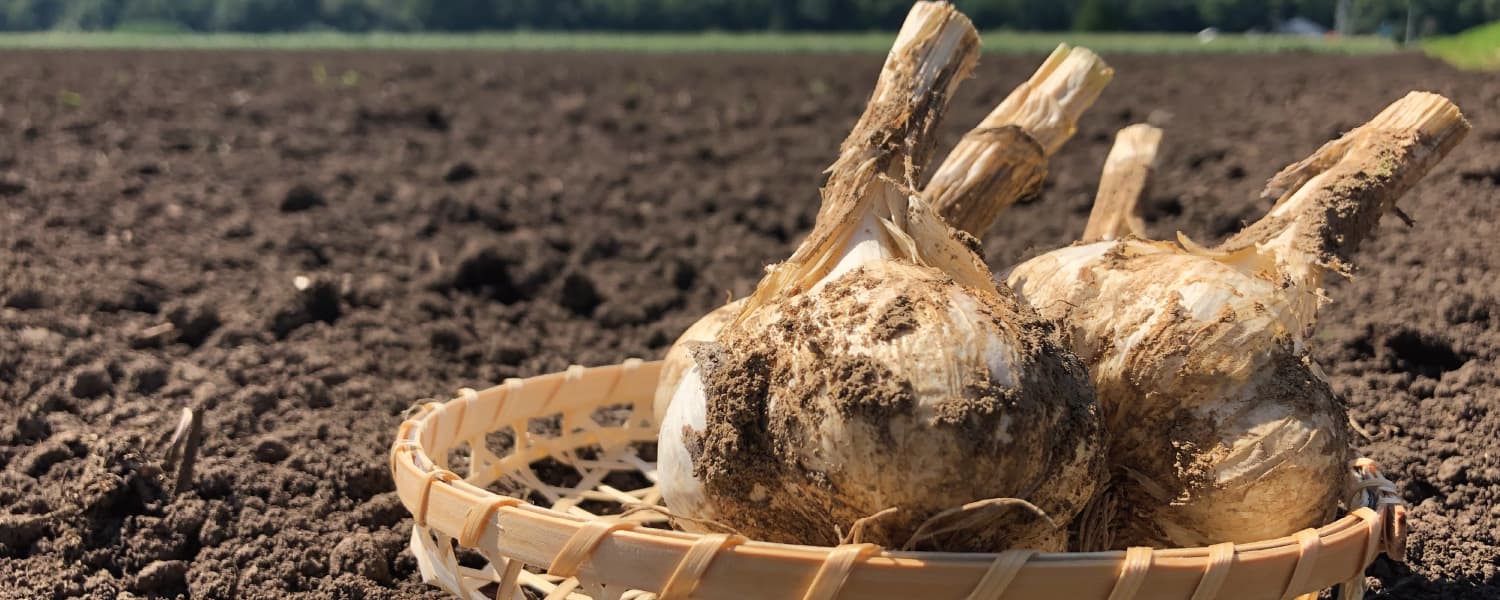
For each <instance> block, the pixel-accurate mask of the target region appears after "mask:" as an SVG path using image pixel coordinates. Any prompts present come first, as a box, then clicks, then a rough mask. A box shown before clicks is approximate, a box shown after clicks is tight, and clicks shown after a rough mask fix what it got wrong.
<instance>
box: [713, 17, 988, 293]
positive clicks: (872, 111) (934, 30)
mask: <svg viewBox="0 0 1500 600" xmlns="http://www.w3.org/2000/svg"><path fill="white" fill-rule="evenodd" d="M978 57H979V33H978V32H977V31H975V29H974V26H973V24H972V23H970V22H969V19H968V17H965V16H964V15H963V14H962V13H959V12H958V10H957V9H955V8H954V7H953V5H951V4H948V3H946V2H918V3H916V4H915V5H914V6H912V8H911V11H910V12H909V13H908V14H907V17H906V22H905V24H903V25H902V27H901V31H900V33H898V34H897V36H896V41H895V44H894V45H893V47H892V48H891V52H890V55H889V56H887V57H886V61H885V65H884V66H883V67H882V68H881V71H880V77H879V79H878V81H877V83H876V85H875V91H874V93H873V94H872V95H871V97H870V102H869V104H868V105H867V106H866V107H865V112H864V114H863V115H862V116H860V119H859V121H858V122H857V123H856V124H855V126H854V129H853V131H851V132H850V133H849V136H848V137H847V138H845V139H844V143H843V144H842V145H841V146H840V154H839V159H838V161H836V162H835V163H834V164H833V166H832V167H830V168H829V176H828V184H827V185H826V186H825V187H824V188H823V203H822V206H821V207H820V208H819V210H818V218H817V221H816V223H815V224H814V226H813V230H812V232H811V233H810V234H808V236H807V239H806V240H804V241H803V242H802V245H801V246H799V247H798V248H797V250H796V252H794V253H793V254H792V256H791V258H789V259H787V261H786V262H784V263H782V264H780V265H777V266H775V267H772V268H771V269H770V272H769V273H768V274H767V275H766V277H765V278H764V279H762V280H761V282H760V285H759V286H757V287H756V290H755V293H754V294H752V295H751V296H750V298H749V299H748V300H747V302H746V304H745V307H744V310H743V311H742V312H741V313H740V316H739V317H738V318H736V323H738V322H740V321H741V320H743V318H744V317H745V316H746V315H749V314H751V313H752V312H754V311H755V310H756V309H758V308H759V307H760V306H763V305H765V304H766V303H767V302H768V301H769V300H770V299H771V298H773V297H776V296H779V295H781V294H797V293H801V292H802V291H805V290H806V289H808V288H810V287H811V286H812V284H814V283H815V282H817V281H818V280H820V279H821V278H822V277H823V276H824V275H826V274H827V273H828V272H829V271H830V270H831V269H832V268H833V266H834V265H835V264H836V263H837V262H838V259H839V257H840V256H841V255H842V252H843V250H844V249H845V246H846V245H847V244H848V241H849V239H850V237H851V236H852V235H853V233H854V231H855V229H856V228H857V227H858V225H859V223H860V222H861V220H863V218H864V216H865V215H866V214H867V212H868V211H870V210H877V209H878V211H879V216H880V217H881V218H882V219H884V220H886V222H887V223H888V224H889V226H890V227H891V228H893V229H894V230H895V231H894V232H893V233H895V234H901V233H902V231H901V230H902V229H904V228H905V227H906V226H907V225H908V223H907V217H908V214H907V213H908V210H909V209H910V208H912V207H911V206H909V200H910V198H909V197H908V196H907V195H906V194H905V193H904V192H903V191H902V189H903V188H905V189H911V188H915V187H916V181H917V175H918V174H917V170H918V168H919V167H920V166H921V165H922V164H923V163H924V162H925V161H926V160H927V157H928V156H929V155H930V150H931V148H932V139H933V137H934V136H933V135H932V133H933V131H934V130H935V129H936V128H937V125H938V122H939V121H940V120H941V118H942V114H943V111H944V110H945V109H946V108H947V107H948V101H949V99H950V98H951V97H952V94H953V91H954V90H955V89H956V88H957V87H958V84H959V83H960V82H962V81H963V79H964V78H965V77H967V76H968V74H969V72H970V71H971V70H972V69H973V68H974V63H975V62H976V60H978ZM883 177H891V178H896V179H897V180H898V181H897V182H895V183H894V184H893V182H891V181H887V180H883V179H882V178H883ZM917 208H918V209H922V208H925V207H920V206H919V207H917ZM955 243H956V242H955ZM908 258H911V259H912V260H914V261H916V262H921V258H920V257H916V256H913V257H908Z"/></svg>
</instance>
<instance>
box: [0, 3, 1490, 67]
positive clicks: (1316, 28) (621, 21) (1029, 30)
mask: <svg viewBox="0 0 1500 600" xmlns="http://www.w3.org/2000/svg"><path fill="white" fill-rule="evenodd" d="M909 4H910V1H909V0H319V1H297V0H0V49H3V48H9V49H78V48H88V49H153V48H161V49H179V50H192V49H278V50H492V51H580V52H658V53H699V52H733V53H762V52H776V53H806V52H815V53H845V52H851V53H870V52H876V53H878V52H883V51H885V49H886V48H888V47H889V44H890V39H891V33H890V32H891V31H893V30H894V29H895V27H896V26H897V25H898V24H899V22H900V19H901V17H902V15H904V14H905V13H906V7H907V6H908V5H909ZM955 4H957V5H958V7H959V8H960V9H961V10H963V11H964V12H965V13H966V14H968V15H970V16H971V17H972V18H973V19H974V22H975V24H976V25H977V26H978V27H980V28H981V29H982V30H986V31H988V32H989V33H988V34H986V36H985V49H986V50H987V51H990V52H1000V53H1010V54H1021V53H1037V52H1044V51H1047V50H1049V49H1051V48H1052V47H1054V46H1056V45H1057V44H1058V43H1059V42H1063V41H1066V42H1070V43H1075V44H1081V45H1086V46H1089V47H1091V48H1094V49H1095V50H1097V51H1100V52H1105V53H1110V54H1120V53H1173V54H1184V53H1194V54H1196V53H1216V54H1219V53H1222V54H1246V53H1283V52H1302V53H1320V54H1323V53H1326V54H1369V53H1380V52H1393V51H1399V50H1402V49H1415V48H1421V49H1425V50H1426V51H1427V52H1429V53H1431V54H1433V55H1435V56H1439V57H1441V58H1444V59H1446V60H1449V61H1450V62H1453V63H1454V64H1457V65H1460V66H1464V67H1471V68H1472V67H1484V66H1488V65H1490V64H1492V63H1495V62H1496V56H1497V54H1496V48H1497V47H1500V25H1489V26H1486V24H1487V23H1490V22H1491V21H1496V20H1500V2H1496V1H1494V0H956V1H955ZM1470 30H1472V31H1470ZM1460 33H1462V35H1459V34H1460Z"/></svg>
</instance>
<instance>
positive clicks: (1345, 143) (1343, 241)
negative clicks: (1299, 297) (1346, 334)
mask: <svg viewBox="0 0 1500 600" xmlns="http://www.w3.org/2000/svg"><path fill="white" fill-rule="evenodd" d="M1468 132H1469V123H1468V121H1466V120H1465V119H1464V116H1463V114H1462V113H1461V112H1460V111H1459V110H1458V107H1457V106H1454V105H1453V103H1452V102H1451V101H1449V100H1448V99H1447V98H1444V97H1442V96H1440V95H1437V94H1432V93H1428V92H1412V93H1410V94H1407V95H1406V97H1404V98H1402V99H1400V100H1397V101H1396V102H1394V103H1392V104H1391V105H1390V106H1388V107H1386V109H1385V110H1383V111H1381V112H1380V114H1378V115H1376V116H1375V118H1373V119H1371V120H1370V121H1369V122H1368V123H1365V124H1364V125H1361V126H1359V127H1357V128H1355V129H1354V130H1352V131H1350V132H1349V133H1346V134H1344V135H1343V136H1342V137H1340V138H1339V139H1337V140H1334V141H1331V142H1329V143H1327V144H1324V145H1323V147H1322V148H1319V149H1318V151H1317V152H1315V153H1314V154H1313V155H1312V156H1310V157H1308V158H1306V159H1304V160H1302V161H1300V162H1298V163H1295V164H1292V165H1290V166H1288V167H1287V168H1286V169H1283V170H1282V171H1281V172H1280V173H1278V174H1277V175H1276V176H1275V177H1273V178H1272V179H1271V182H1270V183H1269V184H1268V185H1267V188H1266V189H1267V191H1266V192H1265V194H1263V195H1268V196H1271V197H1275V198H1278V200H1277V202H1276V205H1275V207H1274V208H1272V209H1271V212H1270V213H1268V214H1267V215H1266V216H1265V217H1263V218H1261V219H1260V220H1259V221H1257V222H1255V223H1254V224H1252V225H1251V226H1250V227H1247V228H1246V229H1245V230H1244V231H1241V232H1240V233H1238V234H1236V235H1235V236H1234V237H1232V238H1230V239H1229V240H1228V241H1227V242H1225V243H1224V244H1223V246H1221V249H1223V250H1226V251H1235V250H1239V249H1244V248H1248V247H1250V246H1253V245H1255V244H1264V243H1268V242H1270V241H1272V240H1273V239H1280V240H1282V241H1283V242H1284V243H1285V245H1287V246H1289V247H1290V248H1293V249H1295V250H1296V251H1297V252H1300V253H1303V254H1305V255H1307V256H1309V257H1310V258H1312V259H1313V260H1314V262H1316V263H1317V264H1321V265H1324V266H1326V267H1330V268H1334V269H1337V270H1339V271H1341V272H1347V271H1348V257H1349V255H1350V254H1352V253H1353V252H1354V251H1355V250H1356V249H1358V247H1359V244H1360V242H1361V241H1363V240H1364V239H1365V238H1366V237H1368V236H1369V235H1370V234H1371V233H1372V232H1373V231H1374V229H1375V227H1376V226H1377V225H1378V224H1379V222H1380V217H1381V216H1383V215H1384V214H1385V213H1387V212H1390V211H1392V210H1394V209H1395V208H1396V201H1397V200H1398V199H1400V198H1401V196H1402V195H1404V194H1405V193H1406V192H1407V191H1408V190H1410V189H1411V188H1412V187H1413V186H1415V185H1416V183H1417V182H1418V181H1420V180H1421V179H1422V177H1424V176H1426V175H1427V173H1428V172H1429V171H1431V170H1432V168H1433V167H1434V166H1436V165H1437V163H1438V162H1440V161H1442V159H1443V157H1445V156H1447V154H1448V152H1449V151H1450V150H1452V149H1453V147H1454V146H1455V145H1457V144H1458V143H1459V142H1460V141H1462V140H1463V138H1464V137H1465V136H1466V135H1467V134H1468Z"/></svg>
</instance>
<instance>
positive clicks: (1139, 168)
mask: <svg viewBox="0 0 1500 600" xmlns="http://www.w3.org/2000/svg"><path fill="white" fill-rule="evenodd" d="M1160 144H1161V129H1159V128H1156V127H1152V126H1150V125H1146V124H1144V123H1137V124H1135V125H1131V126H1129V127H1126V128H1124V129H1121V130H1120V132H1119V133H1117V134H1115V145H1114V146H1113V147H1111V148H1110V149H1109V156H1108V157H1106V158H1105V159H1104V173H1103V175H1101V176H1100V178H1099V193H1098V195H1096V196H1095V197H1094V209H1093V212H1091V213H1089V222H1088V225H1086V226H1084V228H1083V237H1082V238H1081V240H1080V241H1082V242H1085V243H1088V242H1098V241H1107V240H1115V239H1120V238H1122V237H1125V236H1127V235H1135V236H1138V237H1145V233H1146V232H1145V224H1144V223H1143V222H1142V221H1141V217H1140V215H1139V214H1137V212H1136V205H1137V204H1138V203H1139V201H1140V199H1141V195H1142V194H1144V193H1145V191H1146V185H1147V184H1148V183H1149V181H1150V177H1151V164H1152V163H1153V162H1155V161H1156V147H1157V146H1158V145H1160Z"/></svg>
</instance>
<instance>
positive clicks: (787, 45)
mask: <svg viewBox="0 0 1500 600" xmlns="http://www.w3.org/2000/svg"><path fill="white" fill-rule="evenodd" d="M892 38H893V34H891V33H887V32H753V33H752V32H722V31H720V32H648V33H642V32H606V31H596V32H540V31H515V32H484V33H432V32H427V33H394V32H371V33H345V32H329V31H318V32H293V33H182V32H177V33H153V32H129V31H125V32H122V31H110V32H76V31H45V32H7V33H3V34H0V48H11V49H71V48H92V49H154V48H159V49H174V50H228V49H261V50H485V51H520V52H553V51H564V52H575V51H576V52H651V53H705V52H710V53H716V52H732V53H765V52H769V53H788V54H799V53H881V52H885V51H886V50H888V49H889V48H890V45H891V40H892ZM1062 42H1067V43H1069V44H1074V45H1080V46H1086V47H1088V48H1091V49H1094V50H1095V51H1098V52H1103V53H1106V54H1123V53H1162V54H1203V53H1207V54H1255V53H1281V52H1311V53H1319V54H1372V53H1381V52H1394V51H1397V50H1399V49H1400V48H1401V46H1400V45H1399V44H1397V43H1395V42H1393V41H1392V40H1390V39H1387V38H1383V37H1379V36H1373V35H1363V36H1352V37H1344V38H1322V37H1308V36H1300V35H1288V34H1219V35H1216V36H1213V37H1212V38H1211V39H1210V38H1208V37H1207V36H1198V35H1195V34H1189V33H1138V32H1073V31H1067V32H1036V31H1003V30H1002V31H989V32H987V33H985V34H984V49H985V51H986V52H997V53H1005V54H1037V53H1044V52H1047V51H1049V50H1051V49H1052V48H1055V47H1057V45H1058V44H1059V43H1062Z"/></svg>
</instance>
